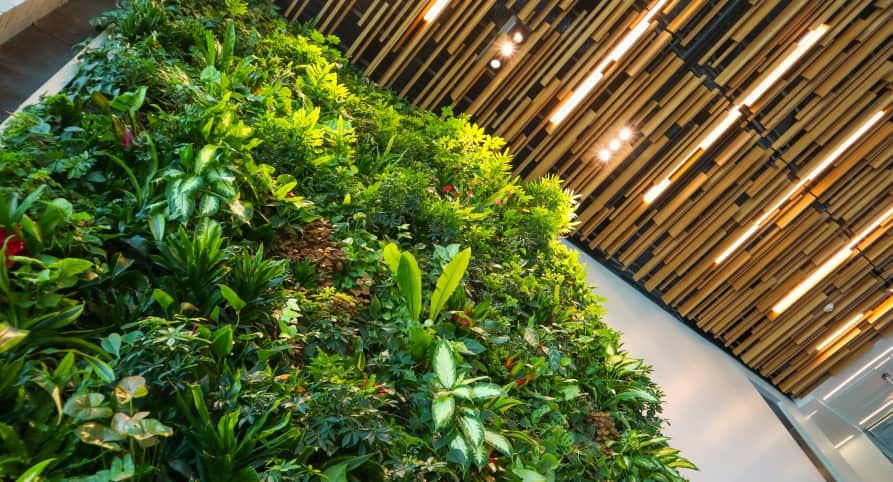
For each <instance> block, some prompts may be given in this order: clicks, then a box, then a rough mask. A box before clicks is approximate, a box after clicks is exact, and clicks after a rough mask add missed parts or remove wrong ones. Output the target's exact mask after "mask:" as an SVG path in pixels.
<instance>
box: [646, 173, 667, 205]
mask: <svg viewBox="0 0 893 482" xmlns="http://www.w3.org/2000/svg"><path fill="white" fill-rule="evenodd" d="M671 182H672V181H670V179H669V178H666V179H664V180H663V181H661V182H659V183H657V184H655V185H653V186H651V189H649V190H648V191H647V192H645V204H651V203H653V202H654V200H655V199H657V198H658V197H659V196H660V195H661V194H663V192H664V191H666V190H667V188H668V187H670V184H671Z"/></svg>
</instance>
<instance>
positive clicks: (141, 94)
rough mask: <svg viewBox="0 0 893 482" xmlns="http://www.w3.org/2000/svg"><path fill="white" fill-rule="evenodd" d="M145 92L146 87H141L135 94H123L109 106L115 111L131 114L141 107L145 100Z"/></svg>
mask: <svg viewBox="0 0 893 482" xmlns="http://www.w3.org/2000/svg"><path fill="white" fill-rule="evenodd" d="M146 90H147V89H146V86H141V87H139V88H138V89H137V90H136V92H125V93H123V94H121V95H119V96H117V97H115V98H114V99H112V102H111V103H110V104H109V105H111V107H112V108H113V109H115V110H119V111H122V112H129V113H131V114H133V113H134V112H136V111H138V110H140V107H142V106H143V102H144V101H145V100H146Z"/></svg>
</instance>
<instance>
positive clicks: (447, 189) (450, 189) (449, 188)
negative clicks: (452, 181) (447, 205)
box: [443, 184, 453, 192]
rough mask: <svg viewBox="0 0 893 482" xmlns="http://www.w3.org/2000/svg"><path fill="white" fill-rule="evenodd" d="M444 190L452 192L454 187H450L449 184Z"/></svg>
mask: <svg viewBox="0 0 893 482" xmlns="http://www.w3.org/2000/svg"><path fill="white" fill-rule="evenodd" d="M443 190H444V191H446V192H450V191H452V190H453V186H450V185H449V184H447V185H446V186H444V187H443Z"/></svg>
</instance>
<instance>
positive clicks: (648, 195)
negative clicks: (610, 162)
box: [645, 24, 829, 204]
mask: <svg viewBox="0 0 893 482" xmlns="http://www.w3.org/2000/svg"><path fill="white" fill-rule="evenodd" d="M828 28H829V27H828V25H825V24H822V25H820V26H818V27H817V28H816V29H815V30H810V31H809V33H807V34H806V35H804V36H803V38H802V39H800V41H799V42H797V47H796V48H795V49H794V50H793V51H792V52H791V53H790V54H788V55H787V57H785V59H784V60H783V61H782V62H781V63H780V64H778V65H777V66H775V68H774V69H772V70H771V71H770V72H769V74H768V75H767V76H766V77H765V78H764V79H763V80H762V81H760V83H759V84H757V86H756V87H755V88H754V89H753V91H751V93H750V94H748V95H747V97H745V98H744V100H743V101H741V103H740V104H738V105H736V106H733V107H732V108H731V109H730V110H729V113H728V115H726V117H725V119H723V120H722V122H720V123H719V125H718V126H716V127H715V128H713V129H712V130H711V131H710V133H709V134H707V136H706V137H704V139H703V140H702V141H701V142H700V143H699V144H698V150H696V151H695V152H693V153H692V154H690V155H689V156H688V157H687V158H686V159H685V160H684V161H682V162H680V163H679V164H677V165H676V166H674V167H673V170H672V171H670V175H669V176H668V178H669V179H674V178H675V177H676V174H677V173H678V171H679V170H680V169H682V168H684V167H685V166H686V165H688V164H689V162H688V161H689V160H691V159H692V158H694V157H695V156H697V155H700V154H702V153H703V152H704V151H706V150H707V149H708V148H709V147H710V146H712V145H713V143H715V142H716V141H717V139H719V138H720V137H721V136H722V135H723V134H724V133H725V132H726V131H727V130H729V128H730V127H732V126H733V125H735V122H736V121H737V120H738V118H740V117H741V107H749V106H751V105H753V103H754V102H756V101H757V100H759V98H760V97H761V96H762V95H763V94H765V93H766V91H767V90H769V88H770V87H772V85H773V84H775V82H777V81H778V79H780V78H781V76H782V75H784V73H785V72H787V71H788V70H789V69H790V68H791V67H792V66H793V65H794V64H795V63H797V60H799V59H800V57H803V54H805V53H806V52H807V51H808V50H809V49H810V48H811V47H812V46H813V45H815V43H816V42H818V41H819V39H820V38H822V35H825V32H827V31H828ZM671 183H672V181H671V182H669V183H664V182H661V183H659V184H656V185H654V186H652V187H651V188H649V189H648V191H646V192H645V204H651V203H652V202H654V201H655V200H656V199H657V198H658V197H660V195H661V194H663V192H664V191H666V190H667V188H668V187H670V184H671Z"/></svg>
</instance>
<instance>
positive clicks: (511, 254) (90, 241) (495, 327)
mask: <svg viewBox="0 0 893 482" xmlns="http://www.w3.org/2000/svg"><path fill="white" fill-rule="evenodd" d="M100 23H101V24H103V25H106V24H114V27H113V30H112V34H111V36H110V39H109V41H108V42H106V43H105V45H104V46H103V47H102V48H100V49H99V50H97V51H95V52H92V53H90V54H88V55H87V57H86V58H85V59H84V61H83V63H82V66H81V70H80V72H79V73H78V75H77V77H76V78H75V79H74V81H73V82H72V83H71V85H70V86H69V87H68V89H67V90H66V91H65V92H64V93H62V94H59V95H56V96H52V97H48V98H46V99H44V100H43V102H41V104H40V105H37V106H35V107H33V108H30V109H28V110H27V111H26V112H23V113H20V114H19V115H17V116H16V118H15V119H14V120H13V121H12V124H11V126H10V127H9V128H8V129H7V131H6V132H5V133H3V135H2V137H0V143H2V152H0V226H2V230H0V239H2V242H3V251H2V253H3V254H2V259H0V261H3V262H0V405H2V406H3V407H8V409H4V410H3V411H2V412H0V449H2V450H0V478H4V479H12V480H15V479H17V478H18V479H20V480H62V479H65V480H95V481H105V480H187V479H189V480H193V479H195V480H204V481H226V480H232V481H254V480H265V481H266V480H270V481H273V480H330V481H346V480H356V481H372V480H480V481H489V480H523V481H547V480H575V481H578V480H611V481H617V480H655V481H660V480H682V478H683V477H682V476H681V475H680V474H679V473H678V472H677V470H678V469H683V468H693V466H692V465H691V464H690V463H689V462H688V461H687V460H685V459H684V458H682V457H681V456H679V454H678V451H676V450H674V449H672V448H671V447H669V446H668V441H667V439H666V438H664V437H662V436H661V434H660V427H661V425H662V423H663V420H662V419H661V416H660V413H661V407H660V398H661V392H660V389H659V388H658V387H657V386H655V385H654V384H653V383H652V382H651V381H650V379H649V376H648V374H649V370H650V369H649V367H648V366H646V365H644V364H643V362H642V361H641V360H636V359H632V358H630V357H628V356H627V354H626V353H625V352H624V351H623V350H622V348H621V346H620V341H619V335H618V333H617V332H615V331H613V330H611V329H610V328H609V327H608V326H606V325H605V324H604V323H603V322H602V312H601V309H600V306H599V300H598V299H597V298H596V297H595V296H594V295H593V294H592V293H591V291H590V287H588V286H587V285H586V283H585V277H584V274H583V272H582V268H581V267H580V265H579V264H578V263H577V260H576V259H575V257H574V255H572V254H571V253H570V252H569V251H568V250H567V249H566V248H564V247H563V246H562V245H561V244H559V243H558V242H557V238H558V236H559V235H561V234H563V233H567V232H569V231H570V230H572V228H573V206H574V196H573V194H572V193H570V192H568V191H566V190H563V189H562V187H561V181H560V180H558V179H556V178H544V179H540V180H536V181H533V182H526V183H525V182H521V181H520V180H518V179H517V178H514V177H513V176H512V175H511V156H510V154H509V153H508V152H507V151H506V149H505V142H504V141H503V140H502V139H499V138H496V137H492V136H489V135H487V134H486V132H485V131H484V130H483V129H481V128H480V127H478V126H475V125H474V124H472V123H471V122H470V121H469V120H468V119H466V118H464V117H461V116H455V115H453V114H452V113H451V112H449V111H445V112H442V113H440V114H439V115H438V114H433V113H429V112H424V111H420V110H418V109H415V108H413V107H411V106H409V105H407V104H405V103H404V102H403V101H402V100H400V99H398V98H395V97H394V96H393V95H391V94H390V93H388V92H385V91H383V90H381V89H378V88H376V87H375V86H372V85H370V83H368V82H367V81H366V80H364V79H363V78H362V77H360V76H359V75H357V74H356V73H354V72H352V71H351V70H350V68H349V67H347V66H346V63H347V62H346V61H345V59H344V58H343V57H342V56H341V54H340V53H339V52H338V50H337V48H336V46H337V39H335V38H331V37H324V36H323V35H321V34H320V33H318V32H316V31H313V30H312V29H311V28H309V27H307V26H301V25H286V24H285V23H284V22H282V21H281V20H280V19H279V17H278V16H277V14H276V12H275V11H274V10H273V9H272V7H271V6H270V5H269V4H267V3H266V2H258V3H256V4H255V3H252V4H251V5H248V4H246V3H244V2H242V1H239V0H227V1H226V2H202V1H188V0H178V1H176V0H172V1H160V0H155V1H153V0H141V1H133V2H129V3H127V4H126V6H125V7H124V8H122V9H121V10H119V11H116V12H112V13H109V14H108V15H107V16H106V17H104V18H103V19H102V20H101V21H100Z"/></svg>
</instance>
